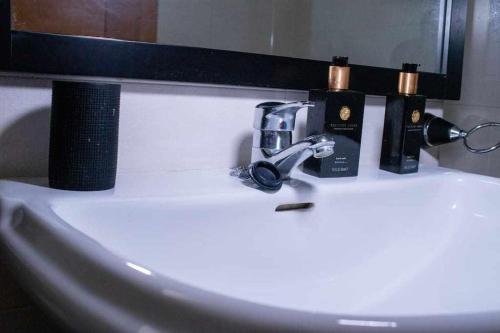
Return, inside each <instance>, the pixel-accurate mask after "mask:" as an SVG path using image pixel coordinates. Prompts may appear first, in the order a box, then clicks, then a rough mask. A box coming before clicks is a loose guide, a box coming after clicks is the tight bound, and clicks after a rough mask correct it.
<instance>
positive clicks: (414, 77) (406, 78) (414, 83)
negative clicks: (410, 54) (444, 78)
mask: <svg viewBox="0 0 500 333" xmlns="http://www.w3.org/2000/svg"><path fill="white" fill-rule="evenodd" d="M418 66H420V65H417V64H408V63H404V64H403V69H402V71H401V72H399V82H398V92H399V93H400V94H404V95H415V94H416V93H417V88H418V73H417V67H418Z"/></svg>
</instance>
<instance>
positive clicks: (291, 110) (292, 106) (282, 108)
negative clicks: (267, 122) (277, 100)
mask: <svg viewBox="0 0 500 333" xmlns="http://www.w3.org/2000/svg"><path fill="white" fill-rule="evenodd" d="M309 106H314V104H313V103H311V102H309V101H297V102H291V103H283V104H281V105H277V106H275V107H273V109H272V112H271V113H270V114H268V115H267V116H269V115H283V116H288V115H290V116H293V117H295V114H296V113H297V111H299V110H300V109H302V108H305V107H309Z"/></svg>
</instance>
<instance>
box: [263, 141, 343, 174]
mask: <svg viewBox="0 0 500 333" xmlns="http://www.w3.org/2000/svg"><path fill="white" fill-rule="evenodd" d="M334 147H335V141H333V140H332V139H331V138H330V137H329V136H328V135H325V134H321V135H313V136H309V137H307V138H305V139H303V140H301V141H298V142H296V143H295V144H293V145H291V146H289V147H288V148H285V149H283V150H281V151H279V152H277V153H275V154H273V155H271V156H270V157H269V158H268V161H269V162H271V163H273V164H274V165H275V166H276V167H277V168H278V170H279V171H280V173H281V176H282V177H283V179H287V178H289V177H290V174H291V172H292V171H293V170H294V169H295V168H296V167H298V166H299V165H301V164H302V163H303V162H304V161H305V160H306V159H308V158H309V157H311V156H313V157H314V158H325V157H328V156H330V155H332V154H333V153H334Z"/></svg>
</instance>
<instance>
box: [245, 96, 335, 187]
mask: <svg viewBox="0 0 500 333" xmlns="http://www.w3.org/2000/svg"><path fill="white" fill-rule="evenodd" d="M309 106H313V104H312V103H310V102H307V101H300V102H293V103H280V102H265V103H261V104H259V105H257V106H256V107H255V119H254V125H253V127H254V131H253V146H252V163H254V162H257V161H266V162H270V163H273V164H274V165H275V166H276V168H277V169H278V170H279V171H280V173H281V177H282V178H283V179H286V178H289V177H290V173H291V172H292V171H293V170H294V169H295V168H296V167H297V166H299V165H300V164H302V162H304V161H305V160H306V159H308V158H309V157H311V156H313V157H315V158H324V157H328V156H330V155H332V154H333V152H334V146H335V141H333V140H332V138H331V137H329V136H328V135H326V134H321V135H313V136H309V137H307V138H305V139H303V140H300V141H298V142H296V143H294V144H292V131H293V130H294V128H295V116H296V113H297V111H299V110H300V109H302V108H304V107H309Z"/></svg>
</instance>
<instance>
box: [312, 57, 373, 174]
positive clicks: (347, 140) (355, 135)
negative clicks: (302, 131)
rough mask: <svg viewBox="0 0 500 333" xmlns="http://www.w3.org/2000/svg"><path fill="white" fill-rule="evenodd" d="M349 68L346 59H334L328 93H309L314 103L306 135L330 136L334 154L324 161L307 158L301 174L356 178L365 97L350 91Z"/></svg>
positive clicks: (325, 91) (315, 91) (326, 91)
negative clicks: (332, 140) (332, 141)
mask: <svg viewBox="0 0 500 333" xmlns="http://www.w3.org/2000/svg"><path fill="white" fill-rule="evenodd" d="M349 74H350V67H349V65H348V58H347V57H333V61H332V64H331V65H330V71H329V75H328V86H329V90H311V91H310V92H309V100H310V101H311V102H313V103H314V106H313V107H310V108H309V111H308V112H307V128H306V132H307V133H306V134H307V135H308V136H309V135H317V134H322V133H328V134H330V135H331V136H332V137H333V139H334V140H335V153H334V154H333V155H332V156H330V157H326V158H321V159H319V158H310V159H308V160H306V161H305V162H304V167H303V170H304V172H306V173H308V174H311V175H313V176H317V177H321V178H329V177H349V176H357V175H358V166H359V152H360V148H361V132H362V128H363V113H364V107H365V94H363V93H361V92H358V91H352V90H349Z"/></svg>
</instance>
